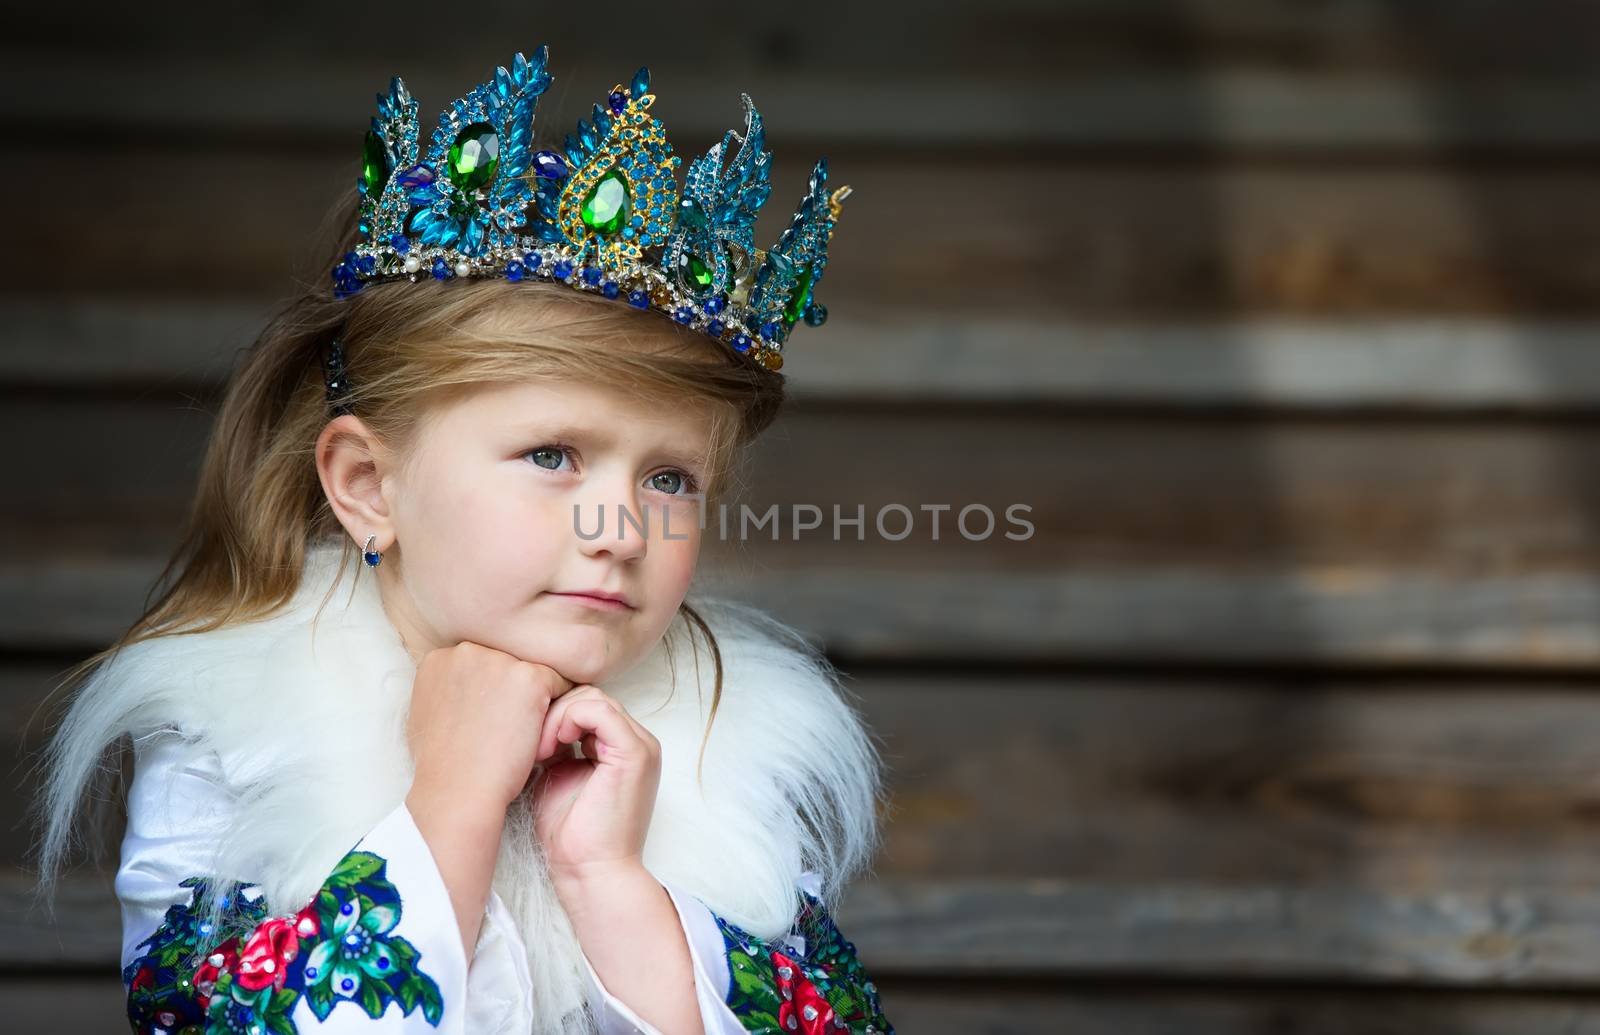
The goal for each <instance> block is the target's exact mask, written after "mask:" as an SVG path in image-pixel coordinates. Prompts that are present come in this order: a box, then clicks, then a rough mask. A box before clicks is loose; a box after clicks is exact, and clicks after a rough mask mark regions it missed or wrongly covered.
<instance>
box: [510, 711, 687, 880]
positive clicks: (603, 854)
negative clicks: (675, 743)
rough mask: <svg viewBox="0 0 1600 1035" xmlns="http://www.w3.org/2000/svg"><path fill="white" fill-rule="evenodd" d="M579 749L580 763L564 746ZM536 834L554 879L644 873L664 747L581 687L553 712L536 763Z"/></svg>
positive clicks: (547, 718) (625, 715)
mask: <svg viewBox="0 0 1600 1035" xmlns="http://www.w3.org/2000/svg"><path fill="white" fill-rule="evenodd" d="M574 742H576V743H578V744H580V745H581V747H582V749H583V757H582V758H572V757H570V756H569V754H568V749H567V747H566V745H568V744H572V743H574ZM551 759H555V761H554V762H552V763H551V764H550V765H549V766H548V767H546V768H545V769H544V771H543V773H542V774H541V775H540V776H539V777H538V778H537V780H536V782H535V784H534V793H533V806H534V829H535V831H536V832H537V834H538V836H539V840H540V842H542V843H543V845H544V849H545V858H546V861H547V864H548V866H549V869H550V875H551V878H552V879H553V880H554V881H555V882H556V883H557V884H558V885H559V884H561V883H569V884H570V883H573V882H580V883H581V882H582V881H584V880H585V879H587V878H589V877H592V876H595V877H598V876H606V875H610V874H616V873H619V872H625V871H628V870H629V869H630V868H634V867H642V865H643V855H644V839H645V834H646V832H648V830H649V829H650V816H651V814H652V813H653V812H654V811H655V805H656V787H657V786H658V784H659V783H660V781H661V745H660V743H659V742H657V740H656V738H655V737H654V736H653V735H651V733H650V731H649V730H647V729H645V728H644V727H643V726H641V725H639V723H638V722H637V721H635V720H634V718H633V716H631V715H629V714H628V710H627V709H626V708H624V707H623V706H622V705H621V704H618V703H617V702H616V701H615V700H613V699H612V698H611V697H608V696H607V695H606V693H605V692H604V691H603V690H601V689H600V688H599V687H596V686H588V685H582V686H578V687H575V688H574V689H573V690H572V691H571V692H570V693H567V694H565V695H563V696H562V697H561V698H560V700H558V701H556V702H555V703H554V704H552V705H551V706H550V710H549V711H548V712H547V713H546V714H545V718H544V730H543V733H542V734H541V736H540V738H539V749H538V755H537V758H536V761H537V762H539V763H545V762H547V761H548V760H551Z"/></svg>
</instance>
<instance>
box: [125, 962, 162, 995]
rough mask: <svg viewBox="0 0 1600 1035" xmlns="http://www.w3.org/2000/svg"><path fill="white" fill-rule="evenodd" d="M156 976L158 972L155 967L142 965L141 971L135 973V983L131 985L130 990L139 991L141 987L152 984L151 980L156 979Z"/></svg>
mask: <svg viewBox="0 0 1600 1035" xmlns="http://www.w3.org/2000/svg"><path fill="white" fill-rule="evenodd" d="M155 976H156V972H155V970H154V969H153V968H151V967H140V968H139V972H138V973H137V974H135V975H133V983H132V984H131V985H129V991H132V992H137V991H139V990H140V989H141V988H144V987H145V986H146V985H148V984H150V982H152V981H154V980H155Z"/></svg>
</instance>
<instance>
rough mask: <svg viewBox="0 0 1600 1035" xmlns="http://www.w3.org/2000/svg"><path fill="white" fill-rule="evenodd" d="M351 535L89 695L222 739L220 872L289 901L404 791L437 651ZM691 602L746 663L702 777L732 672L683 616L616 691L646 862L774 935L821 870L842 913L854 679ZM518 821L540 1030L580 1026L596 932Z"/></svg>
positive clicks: (848, 861)
mask: <svg viewBox="0 0 1600 1035" xmlns="http://www.w3.org/2000/svg"><path fill="white" fill-rule="evenodd" d="M344 549H345V546H344V545H343V544H342V543H337V542H327V543H319V544H314V545H313V546H312V547H311V548H310V549H309V550H308V552H307V558H306V565H305V572H304V577H303V579H302V583H301V586H300V588H299V591H298V592H297V594H296V595H295V598H294V599H293V600H292V601H291V602H290V604H289V605H288V606H287V607H286V608H284V609H283V610H281V611H279V612H278V613H276V614H274V615H272V616H271V617H269V618H266V619H262V620H259V621H256V622H250V623H243V624H237V625H232V626H229V627H226V628H223V629H218V630H213V631H211V632H206V633H199V634H184V635H176V636H163V637H159V638H157V639H154V640H149V641H145V642H143V643H139V644H135V645H134V646H133V647H130V648H128V649H126V650H124V651H123V652H122V653H120V654H119V655H117V656H116V657H115V658H113V660H112V661H111V662H110V663H109V664H107V665H104V666H102V667H101V668H100V669H99V670H98V671H97V672H96V673H95V674H94V676H93V677H91V679H90V681H89V682H88V683H87V684H86V685H85V687H84V689H83V691H82V696H81V697H80V698H79V700H78V702H77V704H76V708H78V709H84V710H85V711H83V712H80V715H97V716H99V717H100V719H99V722H100V723H101V724H102V727H101V729H100V730H99V732H100V733H101V734H102V735H104V736H105V737H106V742H109V741H110V740H111V739H112V738H114V737H116V736H117V735H120V734H131V735H136V736H137V735H139V734H141V733H143V732H147V731H149V730H152V729H157V728H163V727H170V728H178V729H181V730H183V731H184V732H185V733H187V734H189V735H190V736H192V737H194V738H196V739H197V740H198V741H199V742H200V743H201V745H202V746H205V747H210V748H213V749H215V750H216V751H217V753H218V754H219V756H220V757H221V758H222V760H223V763H224V769H225V771H226V773H227V775H228V779H229V782H230V784H231V785H232V787H233V788H235V789H236V790H237V791H238V793H239V796H240V797H239V801H240V806H241V807H240V809H239V811H238V815H239V820H238V822H236V823H235V824H234V825H233V828H232V829H231V830H230V832H229V834H228V835H227V836H226V837H225V838H224V840H223V843H222V844H221V845H219V850H218V868H219V870H220V871H225V872H223V873H222V875H223V876H227V877H235V876H237V877H242V878H246V879H251V880H254V881H257V882H259V883H260V884H261V886H262V887H263V889H264V891H265V894H266V899H267V902H268V904H269V905H270V907H271V908H272V909H273V911H274V912H292V911H294V910H295V909H297V908H299V907H300V906H301V905H303V904H304V902H305V901H307V900H309V899H310V897H311V896H312V895H313V894H314V893H315V892H316V890H317V888H318V887H319V886H320V884H321V883H322V881H323V880H324V879H325V878H326V876H327V874H328V871H329V870H330V869H331V868H332V866H333V865H334V863H336V862H337V861H338V860H339V858H340V857H341V856H342V855H343V854H344V853H345V852H346V851H347V850H348V849H349V847H350V846H351V845H352V844H354V843H355V842H356V841H357V840H358V839H359V838H360V837H362V836H363V835H364V834H365V833H366V832H367V831H368V830H369V829H370V828H371V827H372V826H373V825H374V824H376V823H377V821H378V820H380V819H381V818H383V817H384V816H385V815H386V814H387V813H388V812H390V810H392V809H393V808H394V807H395V806H396V805H397V804H399V802H400V801H401V800H402V799H404V797H405V795H406V793H407V791H408V789H409V788H410V784H411V780H412V775H413V764H412V760H411V756H410V751H409V748H408V746H407V742H406V737H405V722H406V714H407V711H408V708H409V705H410V697H411V686H412V682H413V679H414V677H415V674H416V667H415V664H414V663H413V662H412V660H411V658H410V656H409V655H408V654H407V652H406V650H405V648H404V646H403V645H402V643H401V640H400V636H399V634H398V632H397V631H396V630H395V628H394V626H393V625H392V624H391V623H390V621H389V619H388V617H387V615H386V614H385V612H384V610H383V607H382V603H381V601H380V599H379V596H378V589H377V585H376V580H375V579H374V577H373V576H372V574H371V573H370V572H366V571H365V570H363V566H361V565H360V564H359V563H354V564H350V565H349V566H348V567H347V570H346V571H345V572H344V573H343V578H342V579H341V580H340V581H339V583H338V585H334V579H335V576H336V575H337V574H338V567H339V557H340V553H341V551H342V550H344ZM330 588H331V589H332V593H331V595H330V594H329V590H330ZM324 598H326V599H327V602H326V604H325V606H322V607H321V608H320V613H319V605H321V604H322V603H323V601H324ZM690 603H691V606H693V607H695V609H696V610H697V611H699V613H700V614H701V615H702V616H703V617H704V618H705V619H706V621H707V623H708V624H709V625H710V626H711V628H712V630H713V631H714V632H715V634H716V637H717V640H718V644H719V646H720V649H721V653H722V661H723V665H724V682H723V687H722V698H721V703H720V705H719V707H718V711H717V715H716V720H715V722H714V724H713V725H712V727H711V733H710V738H709V740H708V741H707V743H706V747H705V755H704V765H703V778H702V779H699V780H697V778H696V772H695V769H696V765H697V763H698V762H699V753H700V747H701V740H702V736H703V735H704V733H705V729H706V722H707V717H708V715H709V710H710V706H711V698H712V688H713V685H714V684H713V680H714V674H715V667H714V663H713V661H712V659H711V655H710V653H709V651H708V650H707V649H706V648H705V646H704V644H703V642H702V638H701V637H698V636H694V637H691V636H690V635H688V623H687V621H686V620H685V619H684V618H683V617H682V616H681V615H680V616H679V617H678V618H675V619H674V621H673V623H672V625H671V627H670V628H669V629H668V632H667V634H666V636H665V637H664V638H663V640H662V642H661V643H658V644H657V645H656V647H655V649H654V650H653V651H652V652H651V653H650V654H649V655H648V656H647V657H646V658H645V659H644V660H643V661H642V662H641V663H640V664H639V665H638V666H636V667H635V668H634V669H633V670H631V671H630V672H628V673H626V674H625V675H623V676H621V677H619V678H616V679H613V680H610V681H608V682H607V683H605V684H603V685H602V687H601V688H602V689H603V690H605V691H606V692H607V693H608V694H610V695H612V696H613V697H614V698H615V699H616V700H618V701H619V702H620V703H622V704H623V705H625V706H626V707H627V708H628V710H629V712H630V714H632V715H633V716H634V717H635V718H636V719H638V721H639V722H640V723H642V724H643V725H644V726H645V727H646V728H648V729H649V730H650V731H651V733H652V734H654V735H655V736H656V738H657V739H658V740H659V741H660V743H661V748H662V771H661V781H660V787H659V791H658V795H657V798H656V806H655V812H654V815H653V818H652V820H651V824H650V830H649V835H648V837H647V839H646V842H645V846H644V863H645V866H646V867H647V868H648V869H649V870H650V871H651V873H653V874H654V875H655V876H656V877H658V878H660V879H663V880H667V881H671V882H673V883H674V884H675V885H676V886H677V887H679V888H682V889H684V890H686V891H689V892H691V893H693V894H694V895H696V896H697V897H698V898H700V899H701V901H703V902H704V903H705V904H706V905H707V906H709V907H710V908H711V909H712V910H714V911H715V912H717V913H718V914H720V915H722V916H724V917H726V918H727V919H729V920H730V921H732V922H733V923H735V924H737V925H739V926H740V927H743V928H745V929H746V930H748V931H750V932H751V933H753V934H756V935H758V936H760V937H763V938H774V937H777V936H778V935H780V934H781V933H782V932H784V931H786V930H788V928H789V925H790V923H791V921H792V919H793V911H794V904H795V897H794V887H795V883H796V881H797V879H798V878H799V877H800V875H801V874H802V873H803V872H805V871H807V870H811V871H815V872H816V873H818V874H820V876H821V883H822V889H821V890H822V898H823V899H824V901H825V902H827V904H828V905H829V906H830V907H832V906H833V905H834V904H835V903H836V901H837V895H838V893H839V891H840V890H841V888H842V885H843V884H844V882H845V881H847V880H848V879H849V878H850V877H851V876H853V875H854V873H855V872H856V871H858V870H859V869H861V868H862V867H864V866H865V865H866V863H867V861H868V860H869V858H870V855H871V852H872V851H873V849H874V847H875V845H876V837H877V827H876V815H875V807H876V804H877V798H878V793H879V783H878V781H879V761H878V756H877V752H876V749H875V747H874V745H873V742H872V739H871V737H870V735H869V734H868V733H867V732H866V730H865V729H864V728H863V726H862V724H861V722H860V719H859V717H858V716H857V714H856V711H855V709H854V708H853V707H852V705H851V703H850V702H849V701H848V700H847V699H846V696H845V694H844V692H843V691H842V689H841V687H840V685H839V682H838V679H837V674H836V673H835V672H834V670H833V669H832V668H831V667H830V666H829V665H828V664H827V662H826V661H825V660H824V659H822V658H821V657H820V655H818V654H817V653H816V652H815V651H814V650H812V649H811V648H810V647H809V646H808V645H807V644H806V643H805V641H804V640H802V639H800V638H799V636H798V635H797V634H795V633H794V632H793V631H792V630H790V629H789V628H788V627H786V626H783V625H782V624H781V623H778V622H775V621H774V620H772V619H770V618H767V617H766V616H764V615H762V614H761V613H760V612H758V611H755V610H754V609H750V608H746V607H742V606H739V605H734V604H730V603H727V602H720V601H714V600H706V599H696V598H695V597H693V596H691V599H690ZM507 816H508V822H507V825H506V828H505V831H504V834H503V836H502V839H501V844H500V851H499V858H498V861H497V865H496V870H495V875H494V884H493V887H494V889H495V891H496V892H498V893H499V895H500V896H501V897H502V898H503V899H504V901H505V903H506V904H507V906H508V907H509V908H510V910H511V913H512V915H513V916H514V917H515V918H516V921H517V925H518V928H519V931H520V933H521V934H522V937H523V940H524V941H525V943H526V946H527V958H528V966H529V971H530V974H531V976H532V979H533V990H534V995H535V997H536V1000H537V1001H538V1002H540V1003H541V1004H542V1006H543V1008H542V1009H541V1010H540V1014H541V1020H540V1024H541V1025H545V1024H548V1026H549V1027H548V1030H550V1031H561V1030H572V1029H573V1026H574V1025H576V1024H578V1023H580V1022H579V1021H578V1020H577V1018H580V1017H581V1016H582V1012H583V1011H582V1003H583V997H584V992H585V985H584V978H583V966H582V956H581V952H580V948H579V945H578V942H577V939H576V936H575V935H574V933H573V931H572V928H571V925H570V923H569V922H568V920H567V917H566V914H565V913H564V912H563V911H562V909H561V907H560V904H559V902H558V900H557V899H556V897H555V893H554V890H553V888H552V887H551V885H550V883H549V879H548V876H547V874H546V871H545V867H544V859H543V855H542V851H541V849H540V846H539V845H538V843H537V841H536V839H535V838H534V836H533V831H532V822H531V816H528V815H527V809H526V803H525V802H521V801H519V802H518V803H515V804H513V806H512V808H511V809H509V810H508V812H507Z"/></svg>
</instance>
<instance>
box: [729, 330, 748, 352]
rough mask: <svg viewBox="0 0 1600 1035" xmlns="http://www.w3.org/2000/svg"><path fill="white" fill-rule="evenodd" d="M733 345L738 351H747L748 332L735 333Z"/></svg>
mask: <svg viewBox="0 0 1600 1035" xmlns="http://www.w3.org/2000/svg"><path fill="white" fill-rule="evenodd" d="M733 347H734V348H735V349H738V350H739V351H740V352H749V351H750V336H749V335H748V334H735V335H734V336H733Z"/></svg>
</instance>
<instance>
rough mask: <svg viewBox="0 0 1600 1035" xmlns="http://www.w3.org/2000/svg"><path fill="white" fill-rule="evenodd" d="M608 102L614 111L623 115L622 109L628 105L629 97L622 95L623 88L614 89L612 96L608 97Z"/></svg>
mask: <svg viewBox="0 0 1600 1035" xmlns="http://www.w3.org/2000/svg"><path fill="white" fill-rule="evenodd" d="M606 103H607V104H609V105H610V106H611V110H612V111H614V112H616V113H617V114H618V115H621V114H622V109H624V108H626V107H627V106H628V98H626V97H624V96H623V95H622V91H621V90H614V91H612V93H611V96H610V97H607V98H606Z"/></svg>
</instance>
